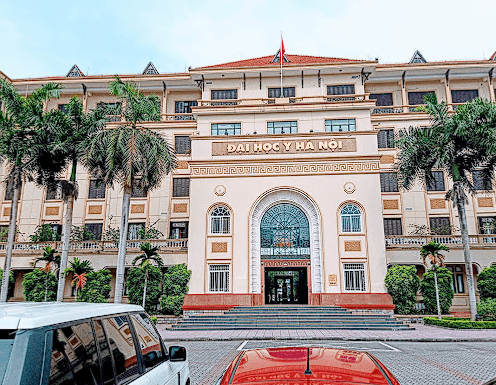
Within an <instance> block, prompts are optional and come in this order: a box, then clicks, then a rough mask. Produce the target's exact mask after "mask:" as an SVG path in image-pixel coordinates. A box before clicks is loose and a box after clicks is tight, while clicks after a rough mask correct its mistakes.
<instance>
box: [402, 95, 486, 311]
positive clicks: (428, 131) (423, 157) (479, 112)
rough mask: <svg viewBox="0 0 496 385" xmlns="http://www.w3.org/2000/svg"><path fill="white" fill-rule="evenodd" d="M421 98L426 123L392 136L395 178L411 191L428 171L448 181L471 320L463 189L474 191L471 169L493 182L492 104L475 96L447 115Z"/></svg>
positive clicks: (430, 97)
mask: <svg viewBox="0 0 496 385" xmlns="http://www.w3.org/2000/svg"><path fill="white" fill-rule="evenodd" d="M424 100H425V102H426V106H425V107H423V108H422V109H423V110H424V111H425V112H427V113H428V114H429V116H430V123H431V124H430V126H429V127H427V128H420V127H413V128H412V127H410V128H408V129H404V130H401V131H400V133H399V139H398V140H397V147H398V150H399V153H398V161H397V169H398V173H399V179H400V181H401V183H402V185H403V187H404V188H406V189H410V188H411V187H412V186H413V184H414V183H415V182H416V181H424V182H426V183H427V184H429V183H431V182H432V181H433V180H434V177H433V174H432V171H433V169H440V170H443V171H444V172H445V173H446V174H447V175H448V176H449V178H450V179H451V181H452V182H453V188H452V189H451V190H449V191H448V193H447V194H446V199H451V200H452V201H453V203H454V205H455V206H456V207H457V211H458V214H459V217H460V231H461V236H462V242H463V254H464V259H465V270H466V272H467V286H468V293H469V303H470V314H471V318H472V320H475V315H476V314H477V302H476V297H475V283H474V276H473V268H472V259H471V256H470V245H469V238H468V227H467V215H466V212H465V205H466V203H467V191H468V192H470V193H473V192H474V191H475V188H474V185H473V180H472V171H474V170H476V169H477V170H479V171H480V172H481V175H483V179H484V183H492V181H493V176H494V173H493V170H494V167H495V165H496V130H495V127H496V106H494V105H493V104H492V103H490V102H486V101H483V100H481V99H475V100H473V101H471V102H469V103H466V104H464V105H460V106H458V107H457V109H456V111H455V112H454V113H451V112H449V111H448V107H447V105H446V104H445V103H444V102H443V103H438V101H437V99H436V96H435V95H434V94H429V95H426V97H425V98H424Z"/></svg>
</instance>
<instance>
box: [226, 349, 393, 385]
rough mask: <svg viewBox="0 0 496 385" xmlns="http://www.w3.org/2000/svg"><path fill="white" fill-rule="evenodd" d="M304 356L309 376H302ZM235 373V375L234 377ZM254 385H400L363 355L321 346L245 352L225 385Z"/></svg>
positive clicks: (231, 371) (383, 368) (386, 371)
mask: <svg viewBox="0 0 496 385" xmlns="http://www.w3.org/2000/svg"><path fill="white" fill-rule="evenodd" d="M307 354H308V357H309V362H310V370H311V371H312V374H309V375H308V374H305V370H306V369H307ZM233 372H234V375H233ZM228 379H231V382H229V383H230V384H252V385H254V384H257V385H261V384H263V385H276V384H280V385H293V384H294V385H300V384H307V385H323V384H339V385H347V384H350V385H351V384H353V385H357V384H366V385H372V384H373V385H399V383H398V382H397V380H395V379H394V377H393V376H392V375H391V373H389V371H388V370H387V369H386V368H385V367H384V366H383V365H382V364H380V363H379V362H378V361H376V360H375V359H374V358H373V357H371V356H370V355H368V354H367V353H364V352H357V351H351V350H342V349H328V348H320V347H311V348H306V347H295V348H269V349H256V350H248V351H246V352H243V353H241V354H240V355H239V356H238V357H237V359H235V360H234V361H233V363H232V364H231V366H230V367H229V369H228V370H227V372H226V376H225V377H224V381H225V382H224V381H223V382H222V384H224V383H226V384H227V383H228V382H227V381H226V380H228Z"/></svg>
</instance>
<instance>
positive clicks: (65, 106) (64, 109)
mask: <svg viewBox="0 0 496 385" xmlns="http://www.w3.org/2000/svg"><path fill="white" fill-rule="evenodd" d="M67 106H68V104H59V105H58V106H57V109H58V110H59V111H62V112H63V113H64V114H67V113H68V112H69V111H68V110H67Z"/></svg>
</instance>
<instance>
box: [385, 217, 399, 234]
mask: <svg viewBox="0 0 496 385" xmlns="http://www.w3.org/2000/svg"><path fill="white" fill-rule="evenodd" d="M384 234H385V235H403V228H402V226H401V218H387V219H384Z"/></svg>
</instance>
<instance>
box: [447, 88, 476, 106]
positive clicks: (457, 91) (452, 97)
mask: <svg viewBox="0 0 496 385" xmlns="http://www.w3.org/2000/svg"><path fill="white" fill-rule="evenodd" d="M474 91H475V92H476V93H477V96H475V97H473V98H472V99H468V100H464V101H463V102H461V101H456V102H455V101H454V99H456V98H455V97H454V96H455V95H457V96H458V95H463V93H464V92H474ZM450 94H451V103H453V104H464V103H468V102H470V101H472V100H474V99H477V98H478V97H480V91H479V89H478V88H476V89H470V90H468V89H467V90H451V92H450Z"/></svg>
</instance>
